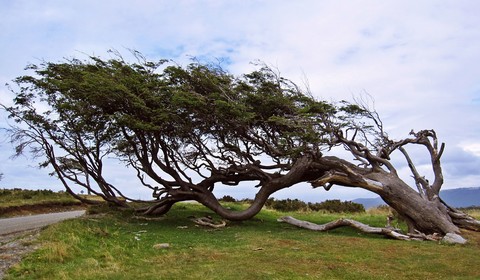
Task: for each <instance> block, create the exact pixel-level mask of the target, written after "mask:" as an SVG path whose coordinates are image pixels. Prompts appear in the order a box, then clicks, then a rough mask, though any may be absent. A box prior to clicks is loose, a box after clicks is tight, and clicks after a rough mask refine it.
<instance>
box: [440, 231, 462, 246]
mask: <svg viewBox="0 0 480 280" xmlns="http://www.w3.org/2000/svg"><path fill="white" fill-rule="evenodd" d="M442 241H443V242H445V243H448V244H465V243H467V240H466V239H465V238H463V237H461V236H460V235H458V234H455V233H447V234H445V236H444V237H443V239H442Z"/></svg>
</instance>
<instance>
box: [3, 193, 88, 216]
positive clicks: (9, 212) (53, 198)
mask: <svg viewBox="0 0 480 280" xmlns="http://www.w3.org/2000/svg"><path fill="white" fill-rule="evenodd" d="M80 204H81V203H80V201H78V200H76V199H75V198H73V197H72V196H70V195H69V194H68V193H66V192H53V191H51V190H23V189H0V217H9V216H18V215H28V214H35V213H45V212H55V211H62V210H68V209H70V208H71V207H78V206H80Z"/></svg>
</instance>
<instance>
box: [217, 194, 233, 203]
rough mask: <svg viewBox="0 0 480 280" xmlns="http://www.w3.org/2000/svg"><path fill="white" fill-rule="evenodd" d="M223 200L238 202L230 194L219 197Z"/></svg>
mask: <svg viewBox="0 0 480 280" xmlns="http://www.w3.org/2000/svg"><path fill="white" fill-rule="evenodd" d="M219 200H220V201H221V202H236V201H237V200H236V199H235V198H233V197H232V196H229V195H224V196H223V197H222V198H220V199H219Z"/></svg>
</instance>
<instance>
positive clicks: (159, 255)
mask: <svg viewBox="0 0 480 280" xmlns="http://www.w3.org/2000/svg"><path fill="white" fill-rule="evenodd" d="M230 207H232V208H239V207H242V206H241V205H238V204H230ZM286 214H288V215H292V216H295V217H296V218H300V219H308V220H310V221H313V222H316V223H324V222H328V221H331V220H333V219H336V218H339V217H350V218H355V219H357V220H360V221H362V222H364V223H367V224H370V225H372V226H383V225H384V224H385V216H384V215H382V213H373V214H370V213H365V214H355V215H349V214H346V215H342V214H325V213H316V212H310V213H280V212H276V211H272V210H263V211H262V212H261V213H260V214H259V215H257V216H256V218H254V219H252V220H249V221H244V222H230V223H228V225H227V226H226V227H225V228H220V229H211V228H206V227H201V226H196V225H195V224H194V223H193V222H192V221H191V216H196V217H201V216H204V215H212V213H211V212H210V211H209V210H207V209H206V208H204V207H202V206H200V205H198V204H187V203H185V204H180V205H176V206H175V207H174V208H173V209H172V210H171V211H170V212H169V213H168V215H167V216H165V217H164V218H163V219H162V220H157V221H152V220H142V219H137V218H135V217H134V215H133V213H132V212H125V211H116V212H115V211H110V212H107V213H106V214H97V215H91V216H87V217H85V218H81V219H76V220H69V221H65V222H63V223H60V224H56V225H54V226H50V227H48V228H47V229H46V230H44V231H43V232H42V234H41V237H40V239H39V241H38V242H40V243H41V247H40V249H39V250H37V251H36V252H35V253H33V254H31V255H29V256H27V257H26V258H25V259H24V261H23V262H22V263H20V264H18V265H16V266H14V267H13V268H12V269H10V271H9V274H8V276H7V277H6V278H5V279H479V278H480V258H479V257H478V255H479V253H480V234H479V233H472V232H469V233H466V237H467V238H469V243H468V244H467V245H445V244H437V243H434V242H416V241H395V240H389V239H386V238H384V237H380V236H374V235H367V234H361V233H358V232H356V231H355V230H352V229H349V228H343V229H337V230H333V231H331V232H328V233H319V232H312V231H308V230H303V229H298V228H296V227H293V226H291V225H287V224H282V223H278V222H277V221H276V219H277V218H278V217H280V216H282V215H286ZM212 216H213V217H214V218H215V216H214V215H212ZM477 218H478V217H477ZM160 243H168V245H169V247H168V248H160V249H156V248H155V247H156V246H155V245H156V244H160Z"/></svg>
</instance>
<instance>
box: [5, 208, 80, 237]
mask: <svg viewBox="0 0 480 280" xmlns="http://www.w3.org/2000/svg"><path fill="white" fill-rule="evenodd" d="M84 213H85V210H79V211H69V212H60V213H49V214H40V215H32V216H23V217H15V218H6V219H0V235H5V234H10V233H14V232H21V231H25V230H31V229H36V228H41V227H44V226H47V225H50V224H54V223H56V222H60V221H63V220H66V219H71V218H76V217H79V216H81V215H83V214H84Z"/></svg>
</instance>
